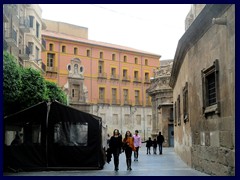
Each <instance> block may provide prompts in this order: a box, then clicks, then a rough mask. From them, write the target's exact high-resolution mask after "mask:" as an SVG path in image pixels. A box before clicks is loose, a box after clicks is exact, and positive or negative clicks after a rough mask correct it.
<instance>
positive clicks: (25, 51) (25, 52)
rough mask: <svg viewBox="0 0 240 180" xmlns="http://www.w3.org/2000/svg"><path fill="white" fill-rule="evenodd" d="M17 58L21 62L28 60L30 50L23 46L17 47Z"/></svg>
mask: <svg viewBox="0 0 240 180" xmlns="http://www.w3.org/2000/svg"><path fill="white" fill-rule="evenodd" d="M18 48H19V55H18V56H19V57H20V58H21V59H23V60H29V55H30V48H29V47H28V46H25V45H20V46H19V47H18Z"/></svg>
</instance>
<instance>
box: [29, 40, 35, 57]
mask: <svg viewBox="0 0 240 180" xmlns="http://www.w3.org/2000/svg"><path fill="white" fill-rule="evenodd" d="M28 47H29V52H30V54H33V47H34V44H33V42H28Z"/></svg>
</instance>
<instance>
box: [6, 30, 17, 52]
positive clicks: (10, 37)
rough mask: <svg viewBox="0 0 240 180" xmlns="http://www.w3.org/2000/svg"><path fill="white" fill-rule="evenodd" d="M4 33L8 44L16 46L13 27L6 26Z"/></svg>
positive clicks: (15, 35) (15, 33)
mask: <svg viewBox="0 0 240 180" xmlns="http://www.w3.org/2000/svg"><path fill="white" fill-rule="evenodd" d="M4 35H5V37H4V39H5V41H6V42H7V45H8V46H15V47H17V32H16V31H15V30H14V29H13V28H6V29H5V32H4Z"/></svg>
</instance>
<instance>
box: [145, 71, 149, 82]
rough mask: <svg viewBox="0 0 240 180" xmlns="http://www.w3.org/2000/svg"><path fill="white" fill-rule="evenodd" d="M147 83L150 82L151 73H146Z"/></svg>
mask: <svg viewBox="0 0 240 180" xmlns="http://www.w3.org/2000/svg"><path fill="white" fill-rule="evenodd" d="M145 82H150V80H149V73H145Z"/></svg>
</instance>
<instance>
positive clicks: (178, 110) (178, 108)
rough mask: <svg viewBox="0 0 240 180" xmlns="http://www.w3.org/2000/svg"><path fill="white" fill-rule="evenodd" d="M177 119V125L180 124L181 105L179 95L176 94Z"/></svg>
mask: <svg viewBox="0 0 240 180" xmlns="http://www.w3.org/2000/svg"><path fill="white" fill-rule="evenodd" d="M177 120H178V125H179V126H180V125H181V107H180V95H178V98H177Z"/></svg>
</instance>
